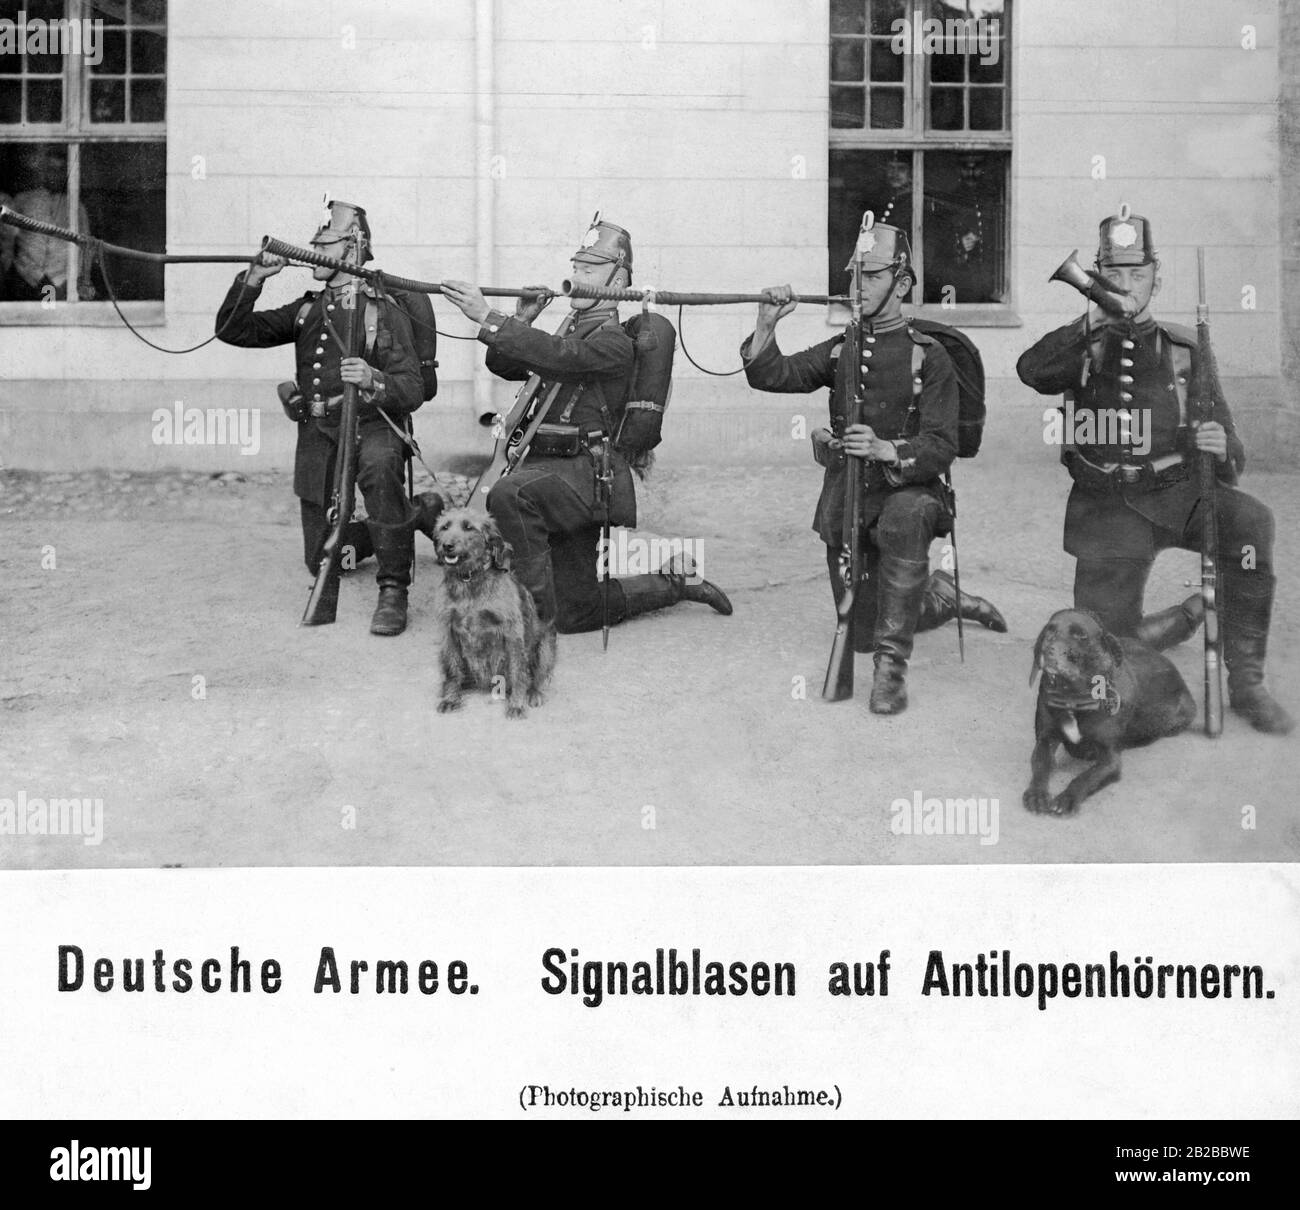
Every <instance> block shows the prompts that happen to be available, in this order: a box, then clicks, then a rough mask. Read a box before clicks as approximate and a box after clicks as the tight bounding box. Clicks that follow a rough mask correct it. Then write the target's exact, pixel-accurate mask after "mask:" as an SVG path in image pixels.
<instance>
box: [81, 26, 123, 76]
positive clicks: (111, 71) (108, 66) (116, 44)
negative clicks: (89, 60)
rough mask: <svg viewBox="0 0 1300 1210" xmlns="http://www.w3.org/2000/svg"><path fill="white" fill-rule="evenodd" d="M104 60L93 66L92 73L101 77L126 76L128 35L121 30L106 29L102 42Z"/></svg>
mask: <svg viewBox="0 0 1300 1210" xmlns="http://www.w3.org/2000/svg"><path fill="white" fill-rule="evenodd" d="M100 46H101V48H102V50H103V56H104V57H103V58H102V59H101V60H100V61H99V62H98V63H96V64H93V65H92V66H91V69H90V70H91V71H92V72H93V73H94V74H95V75H99V76H121V75H125V74H126V33H125V32H124V31H123V30H120V29H106V30H105V31H104V36H103V38H102V39H101V41H100Z"/></svg>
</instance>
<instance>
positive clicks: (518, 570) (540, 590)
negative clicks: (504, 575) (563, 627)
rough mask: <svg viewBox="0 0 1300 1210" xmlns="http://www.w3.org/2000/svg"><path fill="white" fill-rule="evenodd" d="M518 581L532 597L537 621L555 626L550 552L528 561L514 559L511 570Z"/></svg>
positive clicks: (553, 586) (553, 581)
mask: <svg viewBox="0 0 1300 1210" xmlns="http://www.w3.org/2000/svg"><path fill="white" fill-rule="evenodd" d="M512 570H513V571H514V573H515V579H516V580H518V581H519V583H521V584H522V585H523V586H524V587H525V588H526V589H528V591H529V592H530V593H532V597H533V605H534V606H535V607H536V609H537V620H538V621H539V622H542V623H543V624H547V625H551V626H554V625H555V615H556V607H555V569H554V568H553V567H552V565H551V552H550V550H549V549H548V550H544V551H543V552H542V553H541V554H540V555H534V556H533V557H532V558H530V559H516V560H515V563H514V567H513V569H512Z"/></svg>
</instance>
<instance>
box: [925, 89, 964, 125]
mask: <svg viewBox="0 0 1300 1210" xmlns="http://www.w3.org/2000/svg"><path fill="white" fill-rule="evenodd" d="M963 95H964V90H962V89H960V88H932V89H931V90H930V128H931V129H932V130H961V129H963V127H964V122H963V120H962V119H963V116H964V115H963V113H962V108H963V107H962V98H963Z"/></svg>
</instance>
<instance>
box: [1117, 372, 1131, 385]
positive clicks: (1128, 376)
mask: <svg viewBox="0 0 1300 1210" xmlns="http://www.w3.org/2000/svg"><path fill="white" fill-rule="evenodd" d="M1119 380H1120V382H1122V383H1123V384H1124V385H1125V386H1126V387H1127V386H1132V385H1133V375H1132V374H1121V375H1120V376H1119Z"/></svg>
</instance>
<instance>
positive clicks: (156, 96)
mask: <svg viewBox="0 0 1300 1210" xmlns="http://www.w3.org/2000/svg"><path fill="white" fill-rule="evenodd" d="M165 108H166V103H165V101H164V95H163V82H162V81H161V80H132V81H131V121H133V122H161V121H162V120H163V119H164V118H165V117H166V113H165Z"/></svg>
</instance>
